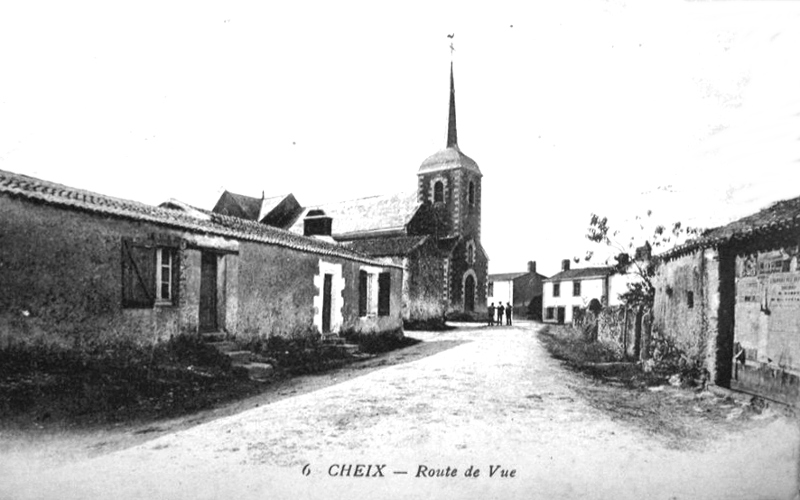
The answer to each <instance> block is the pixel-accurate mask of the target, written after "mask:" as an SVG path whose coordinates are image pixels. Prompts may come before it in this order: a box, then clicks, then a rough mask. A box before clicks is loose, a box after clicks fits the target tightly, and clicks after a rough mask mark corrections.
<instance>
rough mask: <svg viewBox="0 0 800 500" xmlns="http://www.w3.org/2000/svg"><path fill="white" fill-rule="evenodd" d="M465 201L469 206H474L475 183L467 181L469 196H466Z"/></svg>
mask: <svg viewBox="0 0 800 500" xmlns="http://www.w3.org/2000/svg"><path fill="white" fill-rule="evenodd" d="M467 199H468V201H469V206H474V205H475V183H474V182H472V181H469V194H468V195H467Z"/></svg>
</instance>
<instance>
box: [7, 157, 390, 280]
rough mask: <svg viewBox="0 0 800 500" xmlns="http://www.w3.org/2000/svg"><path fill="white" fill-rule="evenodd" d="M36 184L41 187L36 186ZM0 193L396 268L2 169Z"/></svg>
mask: <svg viewBox="0 0 800 500" xmlns="http://www.w3.org/2000/svg"><path fill="white" fill-rule="evenodd" d="M5 181H7V182H5ZM56 186H57V187H60V188H62V189H61V190H60V191H56V190H55V189H53V190H52V191H50V192H46V191H43V190H42V189H41V188H46V187H47V188H55V187H56ZM37 187H38V188H40V189H35V188H37ZM65 191H66V193H69V194H71V195H74V197H73V196H65V195H61V194H59V193H61V192H65ZM0 193H8V194H11V195H16V196H21V197H24V198H28V199H32V200H37V201H40V202H44V203H47V204H53V205H60V206H66V207H71V208H75V209H79V210H86V211H90V212H99V213H103V214H108V215H115V216H119V217H123V218H130V219H136V220H144V221H147V222H151V223H155V224H160V225H165V226H170V227H177V228H181V229H184V230H189V231H195V232H202V233H206V234H216V235H219V236H227V237H231V238H237V239H242V240H246V241H256V242H262V243H268V244H275V245H278V246H283V247H287V248H292V249H296V250H301V251H307V252H310V253H317V254H323V255H331V256H335V257H341V258H347V259H353V260H356V261H361V262H366V263H370V264H381V265H390V266H392V267H397V266H396V265H394V264H386V263H383V262H377V261H375V260H374V259H372V258H370V257H369V256H367V255H364V254H361V253H359V252H355V251H353V250H349V249H345V248H343V247H342V246H340V245H338V244H336V243H329V242H326V241H322V240H317V239H314V238H309V237H306V236H302V235H298V234H294V233H291V232H289V231H286V230H284V229H280V228H274V227H269V226H265V225H263V224H259V223H258V222H255V221H249V220H245V219H241V218H238V217H232V216H221V215H220V214H215V216H217V219H216V220H211V221H202V220H198V219H195V218H193V217H191V216H188V215H185V214H183V213H181V212H180V211H177V210H172V209H167V208H161V207H157V206H152V205H147V204H145V203H141V202H137V201H133V200H125V199H122V198H115V197H112V196H107V195H103V194H100V193H92V192H90V191H84V190H81V189H77V188H70V187H69V186H64V185H61V184H57V183H53V182H50V181H45V180H40V179H36V178H32V177H28V176H25V175H24V174H17V173H13V172H9V171H5V170H0ZM100 200H102V201H100Z"/></svg>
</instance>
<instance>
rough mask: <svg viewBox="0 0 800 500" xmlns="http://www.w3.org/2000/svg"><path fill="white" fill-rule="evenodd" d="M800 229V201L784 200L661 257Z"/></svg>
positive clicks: (706, 233)
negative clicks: (780, 231) (771, 233)
mask: <svg viewBox="0 0 800 500" xmlns="http://www.w3.org/2000/svg"><path fill="white" fill-rule="evenodd" d="M792 228H794V229H796V230H797V229H799V228H800V197H797V198H792V199H790V200H783V201H779V202H776V203H773V204H772V205H770V206H768V207H767V208H764V209H762V210H759V211H758V212H757V213H755V214H752V215H748V216H747V217H743V218H741V219H739V220H736V221H734V222H731V223H730V224H727V225H725V226H720V227H717V228H715V229H711V230H708V231H706V232H705V233H704V234H703V235H702V236H701V237H700V238H697V239H695V240H691V241H688V242H686V243H684V244H683V245H680V246H677V247H675V248H673V249H671V250H669V251H667V252H664V253H663V254H662V255H661V257H663V258H669V257H674V256H677V255H681V254H684V253H687V252H690V251H692V250H694V249H696V248H706V247H715V246H717V245H719V244H721V243H725V242H728V241H731V240H740V239H747V238H750V237H757V236H760V235H763V234H766V233H770V232H774V231H778V230H783V229H792Z"/></svg>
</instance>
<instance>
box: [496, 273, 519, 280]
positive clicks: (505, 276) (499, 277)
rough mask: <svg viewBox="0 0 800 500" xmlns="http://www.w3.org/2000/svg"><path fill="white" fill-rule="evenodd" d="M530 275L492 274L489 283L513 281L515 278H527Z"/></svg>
mask: <svg viewBox="0 0 800 500" xmlns="http://www.w3.org/2000/svg"><path fill="white" fill-rule="evenodd" d="M526 274H528V273H499V274H490V275H489V281H511V280H513V279H514V278H519V277H520V276H525V275H526Z"/></svg>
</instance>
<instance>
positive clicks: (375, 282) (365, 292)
mask: <svg viewBox="0 0 800 500" xmlns="http://www.w3.org/2000/svg"><path fill="white" fill-rule="evenodd" d="M391 296H392V295H391V275H390V274H389V273H380V274H379V273H375V272H367V271H363V270H362V271H359V273H358V315H359V317H362V318H364V317H368V316H376V315H378V316H388V315H389V313H390V304H391Z"/></svg>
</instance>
